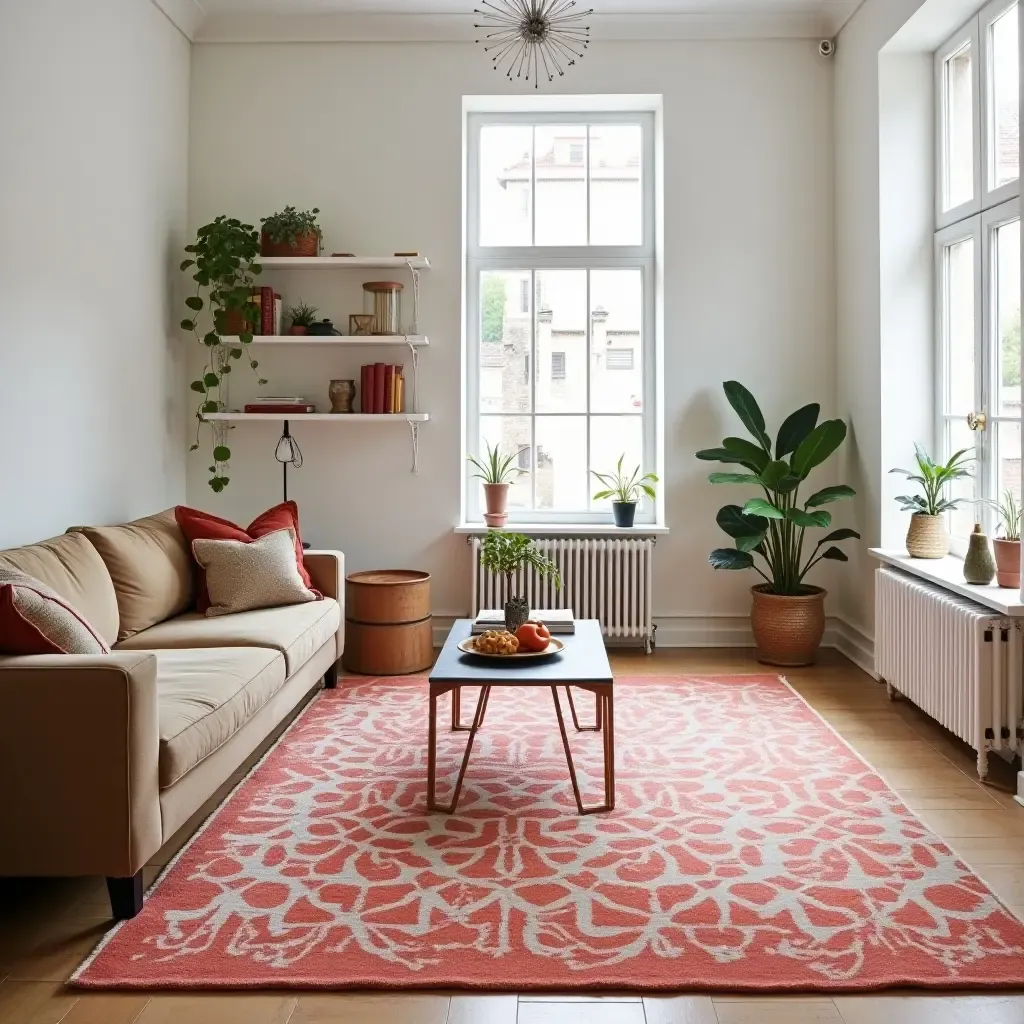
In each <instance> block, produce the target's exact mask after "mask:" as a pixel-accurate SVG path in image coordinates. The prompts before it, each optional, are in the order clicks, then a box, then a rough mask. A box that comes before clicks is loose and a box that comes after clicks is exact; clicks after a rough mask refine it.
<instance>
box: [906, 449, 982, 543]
mask: <svg viewBox="0 0 1024 1024" xmlns="http://www.w3.org/2000/svg"><path fill="white" fill-rule="evenodd" d="M969 452H970V449H969V448H962V449H961V450H960V451H958V452H957V453H956V454H955V455H953V456H952V457H951V458H950V459H949V461H948V462H947V463H946V464H945V465H941V464H939V463H936V462H935V461H934V460H933V459H932V457H931V456H930V455H929V454H928V453H927V452H926V451H925V450H924V449H923V448H922V447H921V446H920V445H919V444H915V445H914V458H915V460H916V462H917V471H916V472H914V471H913V470H909V469H890V470H889V472H890V473H899V474H901V475H902V476H905V477H907V479H908V480H910V481H912V482H913V483H915V484H919V485H920V486H921V490H922V492H923V493H922V494H901V495H899V497H897V498H896V500H897V501H898V502H899V503H900V508H902V509H903V511H904V512H910V513H912V515H911V517H910V529H909V530H908V531H907V554H909V555H910V557H911V558H945V557H946V555H948V554H949V530H947V529H946V513H947V512H949V511H952V510H953V509H955V508H957V507H958V506H960V505H962V504H963V503H964V502H966V501H967V499H966V498H947V497H946V496H945V489H946V485H947V484H950V483H952V482H953V481H954V480H962V479H963V478H964V477H968V476H970V475H971V474H970V472H969V470H967V469H965V468H964V467H965V466H966V464H967V463H968V462H970V461H971V460H972V459H973V458H974V456H973V455H971V454H968V453H969Z"/></svg>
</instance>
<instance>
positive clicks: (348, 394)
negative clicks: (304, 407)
mask: <svg viewBox="0 0 1024 1024" xmlns="http://www.w3.org/2000/svg"><path fill="white" fill-rule="evenodd" d="M327 397H328V398H330V400H331V412H338V413H343V412H351V411H352V399H354V398H355V397H356V382H355V381H354V380H332V381H331V386H330V387H329V388H328V389H327Z"/></svg>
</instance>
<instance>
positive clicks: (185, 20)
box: [152, 0, 207, 42]
mask: <svg viewBox="0 0 1024 1024" xmlns="http://www.w3.org/2000/svg"><path fill="white" fill-rule="evenodd" d="M152 3H153V6H154V7H156V8H158V9H159V10H161V11H163V13H164V14H165V15H166V16H167V19H168V20H169V21H170V22H171V24H172V25H174V26H175V27H176V28H177V29H178V31H179V32H181V34H182V35H183V36H184V37H185V38H186V39H188V40H189V41H190V42H195V41H196V36H197V35H198V33H199V29H200V27H201V26H202V24H203V23H204V22H205V21H206V17H207V15H206V11H204V10H203V8H202V6H201V5H200V3H199V0H152Z"/></svg>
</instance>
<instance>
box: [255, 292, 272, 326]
mask: <svg viewBox="0 0 1024 1024" xmlns="http://www.w3.org/2000/svg"><path fill="white" fill-rule="evenodd" d="M260 320H261V321H262V323H261V325H260V330H259V333H260V334H273V333H274V289H273V288H268V287H267V286H266V285H263V287H261V288H260Z"/></svg>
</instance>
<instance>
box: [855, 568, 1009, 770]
mask: <svg viewBox="0 0 1024 1024" xmlns="http://www.w3.org/2000/svg"><path fill="white" fill-rule="evenodd" d="M875 623H876V625H875V632H876V640H875V670H876V671H877V673H878V675H879V676H880V677H881V678H882V679H883V680H884V681H885V683H886V685H887V686H888V688H889V696H890V697H895V693H894V691H897V692H899V693H901V694H903V695H904V696H906V697H907V698H909V699H910V700H912V701H913V702H914V703H915V704H916V705H917V706H918V707H919V708H921V710H922V711H925V712H927V714H929V715H931V716H932V718H934V719H936V720H937V721H938V722H939V723H940V724H941V725H944V726H945V727H946V728H947V729H949V730H950V732H953V733H955V734H956V735H957V736H959V737H960V739H962V740H964V741H965V742H966V743H970V745H971V746H972V747H973V748H974V749H975V750H976V751H977V752H978V775H979V776H981V778H984V777H985V775H986V774H987V773H988V755H989V752H991V751H995V752H997V753H1000V754H1002V755H1004V756H1005V757H1007V758H1012V757H1013V756H1014V755H1015V754H1019V753H1020V752H1021V749H1022V742H1021V741H1022V736H1024V696H1022V694H1024V687H1022V680H1021V671H1022V666H1024V658H1022V656H1021V655H1022V651H1021V648H1022V639H1024V638H1022V633H1021V629H1020V626H1019V625H1018V623H1017V622H1016V621H1015V620H1013V619H1007V618H1002V617H1000V616H999V615H997V614H996V613H995V612H993V611H992V610H991V609H989V608H985V607H983V606H982V605H979V604H975V603H974V602H973V601H969V600H968V599H967V598H965V597H959V596H957V595H956V594H951V593H950V592H949V591H947V590H943V589H942V588H941V587H937V586H933V585H932V584H930V583H926V582H925V581H924V580H919V579H917V578H916V577H914V576H909V575H907V574H906V573H902V572H899V571H898V570H895V569H878V570H876V572H875Z"/></svg>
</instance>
